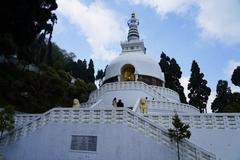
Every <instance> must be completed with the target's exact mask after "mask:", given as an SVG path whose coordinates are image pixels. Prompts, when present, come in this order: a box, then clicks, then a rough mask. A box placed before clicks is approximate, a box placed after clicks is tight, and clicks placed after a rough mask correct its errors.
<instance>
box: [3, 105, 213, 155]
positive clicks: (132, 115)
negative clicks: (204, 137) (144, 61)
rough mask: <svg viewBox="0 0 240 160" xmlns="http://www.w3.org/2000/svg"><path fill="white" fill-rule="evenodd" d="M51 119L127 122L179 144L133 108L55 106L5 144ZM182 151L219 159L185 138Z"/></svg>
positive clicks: (11, 134)
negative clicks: (132, 109)
mask: <svg viewBox="0 0 240 160" xmlns="http://www.w3.org/2000/svg"><path fill="white" fill-rule="evenodd" d="M50 123H80V124H81V123H87V124H106V123H107V124H123V125H126V126H128V127H131V128H134V129H136V130H137V131H139V132H141V133H142V134H143V135H145V136H146V137H149V138H152V139H153V140H154V141H155V142H156V143H159V144H162V145H164V146H166V147H168V148H169V149H170V150H176V145H175V143H173V142H172V141H171V140H170V138H169V136H168V133H167V132H168V131H167V130H166V129H164V128H162V127H160V126H159V125H157V124H156V123H154V122H153V121H151V120H148V119H147V118H145V117H144V116H142V115H140V114H138V113H136V112H133V111H131V110H129V109H126V108H123V109H94V108H93V109H87V108H83V109H73V108H53V109H51V110H49V111H48V112H46V113H44V114H42V115H41V116H39V117H37V118H35V119H33V120H31V121H30V122H28V123H26V124H24V125H23V126H20V127H16V128H15V129H14V130H13V131H11V132H9V133H7V134H6V135H4V136H3V138H2V139H1V147H4V146H6V145H8V144H10V143H13V142H15V141H17V140H19V139H20V138H21V137H22V136H27V135H29V134H31V133H33V132H35V131H36V130H38V129H40V128H42V127H43V126H45V125H47V124H50ZM180 152H181V155H182V158H183V159H185V160H192V159H201V160H215V159H216V156H215V155H214V154H212V153H210V152H208V151H206V150H204V149H202V148H200V147H199V146H197V145H195V144H193V143H191V142H189V141H187V140H182V141H181V151H180Z"/></svg>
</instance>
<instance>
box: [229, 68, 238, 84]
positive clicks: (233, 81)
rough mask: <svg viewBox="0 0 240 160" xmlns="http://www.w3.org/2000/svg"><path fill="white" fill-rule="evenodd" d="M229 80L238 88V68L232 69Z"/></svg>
mask: <svg viewBox="0 0 240 160" xmlns="http://www.w3.org/2000/svg"><path fill="white" fill-rule="evenodd" d="M231 80H232V83H233V84H234V85H236V86H239V87H240V66H237V68H235V69H234V71H233V74H232V78H231Z"/></svg>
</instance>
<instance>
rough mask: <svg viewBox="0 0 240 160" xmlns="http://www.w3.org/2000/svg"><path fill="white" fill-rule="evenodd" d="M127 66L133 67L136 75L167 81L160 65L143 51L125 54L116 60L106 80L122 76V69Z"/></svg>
mask: <svg viewBox="0 0 240 160" xmlns="http://www.w3.org/2000/svg"><path fill="white" fill-rule="evenodd" d="M125 64H131V65H133V66H134V68H135V74H139V75H147V76H151V77H155V78H157V79H160V80H162V81H165V80H164V74H163V73H162V71H161V68H160V66H159V65H158V63H157V62H155V61H154V60H153V59H152V58H151V57H150V56H148V55H147V54H144V53H143V52H141V51H140V52H139V51H136V52H125V53H122V54H120V55H119V56H118V57H117V58H115V59H114V60H113V61H112V62H111V63H110V64H109V65H108V67H107V69H106V73H105V80H107V79H109V78H111V77H115V76H118V75H120V74H121V68H122V67H123V66H124V65H125Z"/></svg>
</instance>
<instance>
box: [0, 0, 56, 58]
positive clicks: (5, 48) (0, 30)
mask: <svg viewBox="0 0 240 160" xmlns="http://www.w3.org/2000/svg"><path fill="white" fill-rule="evenodd" d="M56 9H57V3H56V1H55V0H38V1H36V0H33V1H29V0H21V1H18V0H10V1H6V2H5V3H4V5H1V6H0V19H1V21H2V22H3V23H1V25H0V39H1V40H0V46H1V47H0V54H4V55H6V54H12V55H17V56H18V58H19V59H20V60H26V59H29V58H31V57H30V56H29V55H28V54H27V53H26V51H29V47H30V45H31V44H32V43H33V42H34V41H35V39H36V38H37V36H39V35H40V34H43V36H44V39H45V37H46V36H47V35H50V36H49V38H48V39H49V40H51V33H52V29H53V24H54V23H55V21H56V15H55V14H54V13H53V11H54V10H56ZM53 21H54V23H53ZM26 56H27V58H26Z"/></svg>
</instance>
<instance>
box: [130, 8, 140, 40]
mask: <svg viewBox="0 0 240 160" xmlns="http://www.w3.org/2000/svg"><path fill="white" fill-rule="evenodd" d="M135 16H136V15H135V13H134V12H133V13H132V14H131V18H130V19H129V20H128V27H129V31H128V41H131V40H139V34H138V28H137V26H138V25H139V21H138V19H136V18H135Z"/></svg>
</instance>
